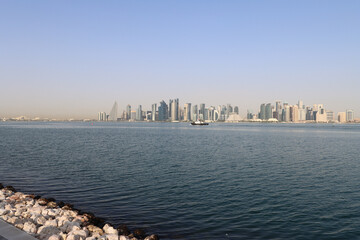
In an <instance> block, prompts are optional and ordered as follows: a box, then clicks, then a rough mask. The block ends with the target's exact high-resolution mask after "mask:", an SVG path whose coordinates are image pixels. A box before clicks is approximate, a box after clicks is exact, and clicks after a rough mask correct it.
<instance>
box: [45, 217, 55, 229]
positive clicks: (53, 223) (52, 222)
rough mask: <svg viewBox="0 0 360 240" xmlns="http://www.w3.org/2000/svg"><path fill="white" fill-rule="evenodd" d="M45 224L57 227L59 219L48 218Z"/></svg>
mask: <svg viewBox="0 0 360 240" xmlns="http://www.w3.org/2000/svg"><path fill="white" fill-rule="evenodd" d="M44 226H53V227H57V226H58V223H57V220H56V219H54V220H47V221H46V222H45V224H44Z"/></svg>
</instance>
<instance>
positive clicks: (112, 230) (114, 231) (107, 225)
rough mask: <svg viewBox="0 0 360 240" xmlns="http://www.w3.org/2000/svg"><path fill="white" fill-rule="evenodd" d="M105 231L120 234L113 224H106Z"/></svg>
mask: <svg viewBox="0 0 360 240" xmlns="http://www.w3.org/2000/svg"><path fill="white" fill-rule="evenodd" d="M103 229H104V231H105V233H107V234H114V235H119V232H118V230H116V229H115V228H113V227H112V226H110V225H109V224H105V226H104V227H103Z"/></svg>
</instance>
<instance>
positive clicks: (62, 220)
mask: <svg viewBox="0 0 360 240" xmlns="http://www.w3.org/2000/svg"><path fill="white" fill-rule="evenodd" d="M57 221H58V227H61V226H63V225H64V223H65V222H70V220H69V218H68V217H67V216H61V217H58V218H57Z"/></svg>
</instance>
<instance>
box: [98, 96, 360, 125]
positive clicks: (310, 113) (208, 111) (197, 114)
mask: <svg viewBox="0 0 360 240" xmlns="http://www.w3.org/2000/svg"><path fill="white" fill-rule="evenodd" d="M157 106H158V108H157ZM118 110H119V108H118V103H117V102H116V101H115V103H114V105H113V107H112V109H111V111H110V114H109V115H107V114H106V112H99V113H98V118H97V120H98V121H153V122H154V121H170V122H179V121H185V122H186V121H187V122H189V121H197V120H205V121H211V122H218V121H219V122H223V121H225V122H226V121H228V122H238V121H244V120H245V121H265V122H318V123H325V122H330V123H331V122H340V123H344V122H354V121H357V122H358V121H359V119H357V118H356V117H355V116H356V115H355V113H354V110H353V109H346V110H345V111H342V112H334V111H333V110H331V108H328V107H326V105H324V104H322V103H318V104H308V105H306V104H304V102H303V100H298V102H297V103H296V104H289V103H288V102H287V101H281V100H277V101H276V102H275V104H272V103H262V104H261V105H260V107H259V109H258V111H256V110H255V111H253V110H251V109H247V114H246V116H245V117H244V116H241V115H240V111H239V106H232V105H231V104H226V105H221V104H220V105H216V106H210V105H206V103H201V104H192V103H190V102H187V103H184V104H181V102H180V101H179V99H178V98H176V99H169V102H168V104H167V103H166V102H165V101H164V100H162V101H161V102H160V103H159V105H158V103H153V104H152V105H151V109H150V110H148V109H143V107H142V105H138V106H137V107H136V108H135V109H133V108H132V107H131V105H130V104H128V105H127V106H126V109H125V110H123V111H121V110H120V111H119V115H115V116H114V112H116V114H117V112H118Z"/></svg>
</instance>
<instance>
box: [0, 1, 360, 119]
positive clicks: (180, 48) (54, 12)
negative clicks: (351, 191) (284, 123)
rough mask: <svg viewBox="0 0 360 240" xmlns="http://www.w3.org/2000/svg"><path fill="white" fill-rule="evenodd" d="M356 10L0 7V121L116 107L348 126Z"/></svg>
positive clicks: (358, 84) (356, 100) (141, 4)
mask: <svg viewBox="0 0 360 240" xmlns="http://www.w3.org/2000/svg"><path fill="white" fill-rule="evenodd" d="M359 12H360V1H358V0H354V1H352V0H347V1H341V0H338V1H332V0H326V1H325V0H302V1H288V0H264V1H245V0H244V1H230V0H229V1H220V0H217V1H212V0H204V1H201V0H195V1H193V0H192V1H190V0H189V1H186V0H181V1H180V0H178V1H175V0H174V1H110V0H109V1H91V0H86V1H85V0H83V1H81V0H79V1H63V0H62V1H56V0H55V1H41V0H39V1H27V0H26V1H16V0H15V1H14V0H2V1H0V117H15V116H20V115H25V116H28V117H36V116H39V117H49V118H96V117H97V113H98V112H100V111H105V112H110V110H111V107H112V105H113V103H114V101H117V102H118V104H119V107H120V111H122V110H124V109H125V107H126V105H127V104H130V105H132V107H133V108H136V107H137V106H138V105H139V104H142V106H143V109H148V110H150V109H151V104H152V103H158V102H160V101H161V100H165V101H166V102H168V100H169V99H173V98H179V99H180V104H181V105H182V106H183V104H184V103H187V102H191V103H192V104H199V103H206V106H211V105H213V106H217V105H220V104H221V105H226V104H228V103H230V104H232V105H233V106H239V109H240V113H241V114H242V115H244V116H245V114H246V110H247V109H251V110H253V111H258V110H259V106H260V104H261V103H263V102H264V103H268V102H271V103H275V101H276V100H282V101H285V102H288V103H289V104H296V103H297V101H298V100H303V102H304V104H305V105H313V104H321V103H322V104H324V105H325V108H326V109H329V110H333V111H334V112H339V111H345V110H346V109H353V110H354V111H355V116H356V117H358V116H360V94H359V89H360V27H359V26H360V14H359Z"/></svg>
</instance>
